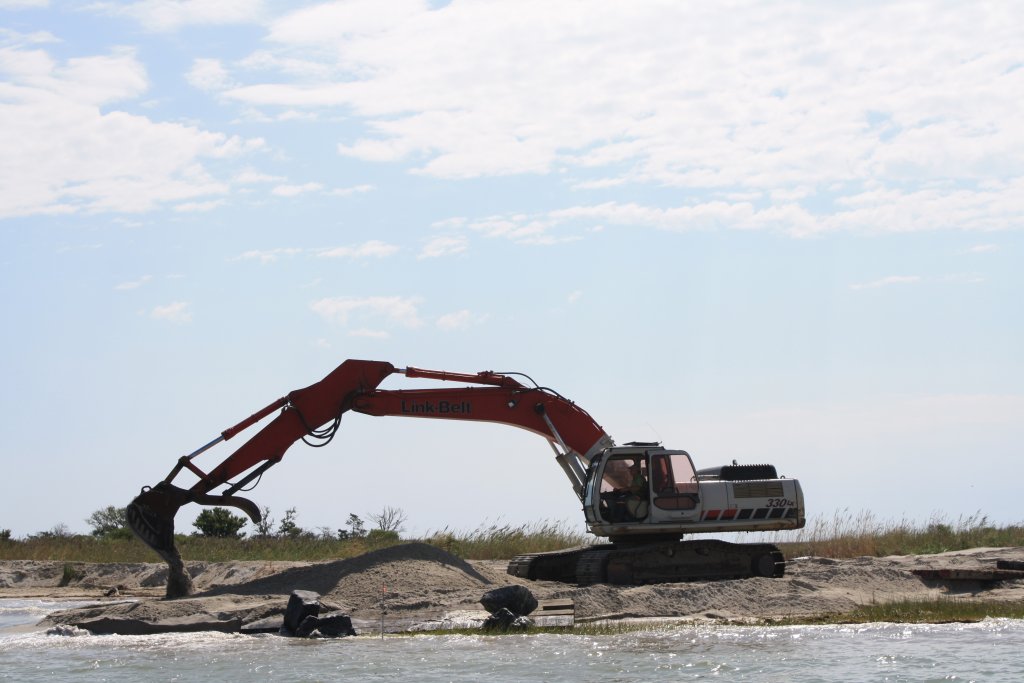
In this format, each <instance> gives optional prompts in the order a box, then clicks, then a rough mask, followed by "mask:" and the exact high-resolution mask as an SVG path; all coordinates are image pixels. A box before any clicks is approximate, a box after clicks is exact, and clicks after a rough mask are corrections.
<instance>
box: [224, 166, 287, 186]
mask: <svg viewBox="0 0 1024 683" xmlns="http://www.w3.org/2000/svg"><path fill="white" fill-rule="evenodd" d="M284 180H286V178H284V177H282V176H276V175H270V174H269V173H261V172H259V171H256V170H254V169H251V168H250V169H245V170H244V171H242V172H240V173H239V174H238V175H236V176H235V179H234V181H235V182H236V183H238V184H239V185H255V184H257V183H282V182H283V181H284Z"/></svg>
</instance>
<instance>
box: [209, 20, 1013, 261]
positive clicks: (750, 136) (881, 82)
mask: <svg viewBox="0 0 1024 683" xmlns="http://www.w3.org/2000/svg"><path fill="white" fill-rule="evenodd" d="M371 4H372V6H373V7H374V8H375V10H374V11H367V10H366V7H368V6H370V5H371ZM1018 9H1019V8H1016V7H1015V6H1013V5H1012V4H1007V5H997V6H991V5H984V6H983V5H979V4H976V3H975V4H970V3H953V4H947V5H943V6H939V7H934V8H932V10H931V11H928V12H923V11H921V10H920V7H919V6H917V5H913V4H911V3H891V4H885V5H877V4H871V5H856V4H849V3H846V4H843V3H832V4H827V5H820V4H819V5H815V6H814V7H813V8H812V9H808V7H807V5H805V4H803V3H798V2H785V1H783V2H770V3H769V2H764V3H749V4H744V5H743V8H742V11H737V8H736V7H735V6H734V5H730V4H718V3H704V4H701V5H698V6H694V5H691V4H685V3H634V4H628V5H627V4H622V3H593V2H585V1H583V0H567V1H566V2H561V3H556V4H554V5H552V4H551V3H550V2H545V1H543V0H520V1H519V2H516V3H504V2H490V1H485V0H462V1H460V2H457V3H450V4H447V5H445V6H443V7H440V8H433V7H431V5H430V4H429V3H427V2H425V1H420V0H402V1H400V2H395V3H387V9H386V10H381V9H380V8H379V3H370V2H369V0H359V1H352V2H329V3H321V4H317V5H313V6H311V7H306V8H303V9H299V10H296V11H294V12H292V13H290V14H288V15H286V16H284V17H281V18H279V19H277V20H275V21H274V22H272V23H271V24H270V29H269V34H268V39H269V40H268V47H267V48H265V49H261V51H260V53H259V54H260V55H261V57H260V59H259V60H255V59H254V60H253V61H252V62H251V63H252V65H253V70H252V71H251V72H250V74H249V77H248V79H247V80H246V83H245V85H240V86H239V87H236V88H231V89H229V90H228V91H226V93H225V94H226V96H227V97H229V98H231V99H234V100H237V101H239V102H242V103H244V104H246V105H251V106H253V107H286V108H291V109H298V108H301V109H308V110H311V111H320V110H323V109H339V110H341V112H342V113H343V114H344V115H346V116H351V117H353V118H354V119H355V120H356V121H357V122H359V123H361V124H362V126H363V131H364V132H363V133H357V134H355V135H354V136H352V137H349V138H347V139H343V140H340V141H339V142H338V150H339V152H340V153H341V154H344V155H346V156H352V157H355V158H358V159H362V160H368V161H378V162H382V161H383V162H401V163H406V164H414V165H415V168H414V169H413V170H414V172H417V173H422V174H427V175H431V176H436V177H443V178H471V177H477V176H483V175H503V174H511V173H555V172H559V173H562V172H567V173H566V174H565V176H564V177H565V179H566V182H567V183H568V184H569V185H570V186H573V187H577V188H586V189H588V190H594V191H601V190H606V191H612V190H615V189H622V188H624V187H628V186H629V185H656V186H668V187H677V188H684V189H691V190H699V191H701V192H704V193H712V194H713V195H714V198H715V199H720V200H723V201H722V203H721V204H716V203H715V202H714V201H710V200H708V201H701V202H699V204H700V205H699V206H693V207H688V210H689V212H690V213H691V214H694V215H693V218H694V219H695V223H696V225H697V226H698V227H700V226H705V227H707V226H711V227H715V226H716V225H721V224H723V221H724V224H730V225H731V222H732V221H738V222H740V223H742V224H743V225H742V227H744V228H746V229H764V228H769V227H771V228H776V229H780V230H783V231H785V232H787V233H790V234H794V235H811V234H815V233H817V232H820V231H823V230H858V231H876V232H881V231H909V230H931V229H938V228H947V227H954V228H956V229H972V230H993V229H1007V228H1017V227H1019V216H1020V215H1021V212H1022V208H1024V207H1022V202H1024V199H1022V197H1024V192H1021V189H1022V188H1021V180H1020V179H1021V177H1024V128H1021V127H1020V126H1019V125H1017V120H1018V115H1017V112H1018V103H1017V100H1018V99H1019V98H1018V97H1017V96H1016V93H1019V92H1021V91H1022V90H1024V69H1020V68H1019V64H1020V53H1019V33H1020V32H1019V30H1018V29H1019V22H1018V21H1017V14H1019V11H1018ZM584 17H585V21H584V20H582V18H584ZM540 25H542V26H543V30H542V31H539V30H538V28H537V27H538V26H540ZM908 26H911V27H913V30H912V31H908V30H907V27H908ZM288 60H299V61H304V62H308V63H312V64H315V65H318V66H319V68H318V69H311V68H308V66H307V68H305V69H304V73H305V74H306V75H302V73H303V72H300V71H299V70H297V69H292V70H290V71H289V72H288V73H289V74H290V77H288V78H281V77H280V74H281V73H284V71H283V67H282V65H283V64H284V63H285V62H287V61H288ZM261 65H262V66H265V67H266V72H265V73H264V72H263V71H261V70H260V66H261ZM510 84H514V86H513V85H510ZM351 129H353V128H352V127H346V130H351ZM355 130H358V128H355ZM582 172H585V173H586V176H585V178H586V179H583V180H581V179H580V173H582ZM737 196H749V197H754V196H757V197H762V198H765V199H764V200H761V201H771V202H774V205H773V206H766V205H765V204H763V203H761V202H759V201H755V200H738V199H732V198H731V197H737ZM745 202H749V204H747V205H744V204H745ZM683 213H685V212H683ZM673 218H677V219H678V218H682V216H675V217H673V216H665V217H664V218H663V219H662V220H668V221H672V219H673ZM523 227H524V226H523V225H517V229H522V228H523ZM672 229H692V227H690V225H689V224H688V223H687V224H686V225H685V226H684V225H683V224H682V223H681V222H680V221H679V220H676V221H675V222H674V227H673V228H672ZM542 232H543V230H542ZM525 239H533V240H535V241H537V242H540V243H544V242H546V241H549V240H550V239H551V237H550V235H548V236H535V237H532V238H525Z"/></svg>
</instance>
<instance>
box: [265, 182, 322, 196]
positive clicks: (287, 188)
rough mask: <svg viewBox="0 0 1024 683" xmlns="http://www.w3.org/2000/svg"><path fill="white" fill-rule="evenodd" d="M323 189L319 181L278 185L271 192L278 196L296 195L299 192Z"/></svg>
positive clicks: (304, 192) (305, 192)
mask: <svg viewBox="0 0 1024 683" xmlns="http://www.w3.org/2000/svg"><path fill="white" fill-rule="evenodd" d="M322 189H324V186H323V185H321V184H320V183H304V184H302V185H278V186H277V187H275V188H274V189H273V190H271V194H273V195H275V196H278V197H298V196H299V195H300V194H307V193H309V192H319V191H320V190H322Z"/></svg>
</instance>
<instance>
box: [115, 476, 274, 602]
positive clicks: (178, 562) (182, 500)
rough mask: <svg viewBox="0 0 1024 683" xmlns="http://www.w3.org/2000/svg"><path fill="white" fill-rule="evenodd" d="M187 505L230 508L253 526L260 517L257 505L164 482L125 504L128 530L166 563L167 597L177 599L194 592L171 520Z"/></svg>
mask: <svg viewBox="0 0 1024 683" xmlns="http://www.w3.org/2000/svg"><path fill="white" fill-rule="evenodd" d="M186 503H199V504H201V505H230V506H232V507H236V508H238V509H240V510H242V511H243V512H245V513H246V514H247V515H249V518H250V519H252V521H253V523H257V522H259V521H260V517H261V515H260V509H259V507H258V506H257V505H256V503H254V502H252V501H251V500H248V499H246V498H240V497H238V496H215V495H209V494H204V493H194V492H192V491H189V490H187V489H183V488H178V487H177V486H174V485H172V484H169V483H167V482H160V483H159V484H157V485H156V486H154V487H152V488H150V487H148V486H146V487H144V488H143V489H142V493H140V494H139V495H137V496H136V497H135V498H134V499H133V500H132V502H131V503H129V504H128V507H127V508H126V510H125V511H126V517H127V519H128V526H129V528H131V530H132V532H134V534H135V535H136V536H138V537H139V540H141V541H142V542H143V543H145V544H146V545H148V546H149V547H150V548H152V549H153V550H154V551H156V553H157V554H158V555H160V557H162V558H163V559H164V561H166V562H167V565H168V567H169V574H168V577H167V597H168V598H180V597H184V596H187V595H191V594H192V593H193V586H192V578H191V577H190V576H189V575H188V571H187V570H186V569H185V563H184V562H183V561H182V559H181V553H179V552H178V548H177V546H175V545H174V517H175V515H177V514H178V509H179V508H181V506H182V505H185V504H186Z"/></svg>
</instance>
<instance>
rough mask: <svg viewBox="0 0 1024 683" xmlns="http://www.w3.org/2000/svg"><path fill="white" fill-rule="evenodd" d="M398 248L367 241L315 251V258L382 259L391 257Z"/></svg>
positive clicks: (376, 241)
mask: <svg viewBox="0 0 1024 683" xmlns="http://www.w3.org/2000/svg"><path fill="white" fill-rule="evenodd" d="M398 249H399V248H398V247H397V246H395V245H393V244H388V243H386V242H381V241H380V240H369V241H368V242H363V243H362V244H357V245H355V246H350V247H334V248H331V249H321V250H319V251H317V256H320V257H323V258H349V259H358V258H369V257H374V258H384V257H386V256H391V255H392V254H394V253H395V252H397V251H398Z"/></svg>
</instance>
